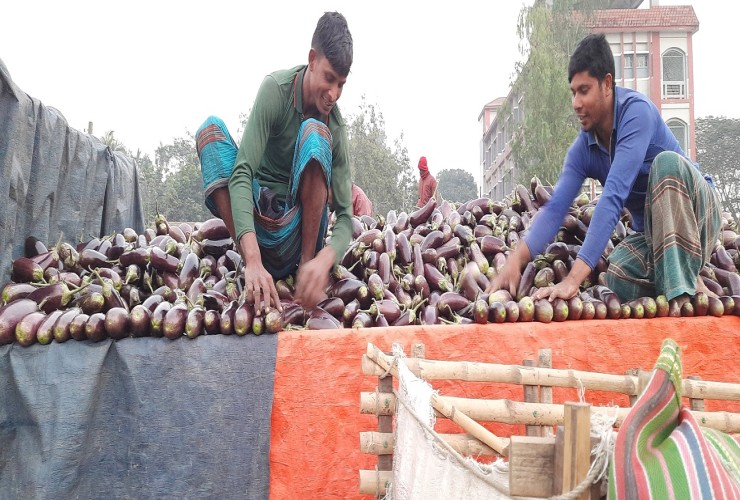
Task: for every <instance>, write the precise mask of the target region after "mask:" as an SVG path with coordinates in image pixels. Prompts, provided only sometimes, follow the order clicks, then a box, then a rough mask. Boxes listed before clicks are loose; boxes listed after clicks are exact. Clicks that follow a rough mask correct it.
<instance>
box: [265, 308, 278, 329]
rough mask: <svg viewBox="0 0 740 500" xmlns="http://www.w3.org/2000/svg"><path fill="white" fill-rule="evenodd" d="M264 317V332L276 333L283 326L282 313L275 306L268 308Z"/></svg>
mask: <svg viewBox="0 0 740 500" xmlns="http://www.w3.org/2000/svg"><path fill="white" fill-rule="evenodd" d="M263 317H264V324H265V330H264V331H265V333H277V332H279V331H280V330H281V329H282V326H283V315H282V313H281V312H280V311H278V310H277V309H275V308H270V309H269V310H268V311H267V312H266V313H265V315H264V316H263Z"/></svg>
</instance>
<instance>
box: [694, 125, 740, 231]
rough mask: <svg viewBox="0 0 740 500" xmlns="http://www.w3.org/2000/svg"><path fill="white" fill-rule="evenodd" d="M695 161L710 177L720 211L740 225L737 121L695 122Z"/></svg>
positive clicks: (739, 141)
mask: <svg viewBox="0 0 740 500" xmlns="http://www.w3.org/2000/svg"><path fill="white" fill-rule="evenodd" d="M696 161H697V162H698V163H699V165H701V168H702V171H704V172H706V173H708V174H710V175H711V176H712V179H713V181H714V185H715V186H716V188H717V192H718V193H719V197H720V200H721V202H722V208H723V210H725V211H726V212H729V213H730V214H732V216H733V218H734V219H735V221H736V222H737V221H740V187H738V183H737V179H738V178H740V119H737V118H727V117H724V116H718V117H715V116H708V117H706V118H698V119H697V120H696Z"/></svg>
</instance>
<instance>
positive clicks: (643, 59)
mask: <svg viewBox="0 0 740 500" xmlns="http://www.w3.org/2000/svg"><path fill="white" fill-rule="evenodd" d="M648 76H650V74H649V72H648V55H647V54H644V53H640V54H625V55H624V78H625V79H630V78H635V77H637V78H647V77H648Z"/></svg>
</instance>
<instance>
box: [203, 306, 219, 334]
mask: <svg viewBox="0 0 740 500" xmlns="http://www.w3.org/2000/svg"><path fill="white" fill-rule="evenodd" d="M203 328H204V329H205V331H206V333H207V334H208V335H217V334H219V333H221V313H220V311H216V310H213V309H210V310H208V309H207V310H206V314H205V315H204V316H203Z"/></svg>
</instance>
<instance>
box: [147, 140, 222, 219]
mask: <svg viewBox="0 0 740 500" xmlns="http://www.w3.org/2000/svg"><path fill="white" fill-rule="evenodd" d="M134 160H135V161H136V163H137V165H138V167H139V173H140V174H141V177H142V179H143V182H142V185H143V189H142V201H143V203H144V216H145V220H146V221H148V222H151V221H153V220H154V216H155V215H156V213H157V212H159V213H161V214H163V215H164V216H165V218H166V219H167V220H169V221H172V222H201V221H204V220H206V219H209V218H211V217H212V215H211V213H210V212H209V211H208V209H207V208H206V206H205V203H204V201H203V181H202V178H201V175H200V162H199V161H198V156H197V154H196V152H195V142H194V140H193V138H192V137H188V138H182V137H181V138H176V139H174V140H173V142H172V144H161V143H160V145H159V147H158V148H157V150H156V151H155V161H154V162H152V161H151V159H150V158H149V156H148V155H143V156H142V155H141V152H137V156H135V157H134Z"/></svg>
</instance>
